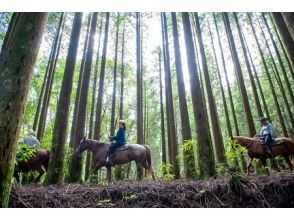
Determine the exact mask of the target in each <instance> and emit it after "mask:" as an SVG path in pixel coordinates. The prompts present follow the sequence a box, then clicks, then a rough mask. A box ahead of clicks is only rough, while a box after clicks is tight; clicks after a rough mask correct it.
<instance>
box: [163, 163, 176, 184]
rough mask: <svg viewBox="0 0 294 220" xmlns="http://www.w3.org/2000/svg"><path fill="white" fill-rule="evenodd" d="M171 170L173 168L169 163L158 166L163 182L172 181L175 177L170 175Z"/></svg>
mask: <svg viewBox="0 0 294 220" xmlns="http://www.w3.org/2000/svg"><path fill="white" fill-rule="evenodd" d="M172 168H173V166H172V165H171V164H169V163H162V164H161V165H160V171H161V175H162V178H163V179H164V180H173V179H174V177H175V175H173V174H172Z"/></svg>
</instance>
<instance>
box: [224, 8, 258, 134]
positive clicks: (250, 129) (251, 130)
mask: <svg viewBox="0 0 294 220" xmlns="http://www.w3.org/2000/svg"><path fill="white" fill-rule="evenodd" d="M222 15H223V20H224V24H225V28H226V33H227V37H228V41H229V44H230V50H231V53H232V58H233V62H234V67H235V72H236V76H237V81H238V85H239V89H240V92H241V97H242V103H243V108H244V111H245V115H246V121H247V129H248V134H249V136H251V137H253V136H254V135H255V134H256V130H255V127H254V122H253V117H252V114H251V110H250V105H249V101H248V95H247V91H246V87H245V83H244V78H243V75H242V69H241V65H240V61H239V58H238V53H237V49H236V45H235V41H234V38H233V34H232V30H231V25H230V21H229V17H228V14H227V13H226V12H224V13H222Z"/></svg>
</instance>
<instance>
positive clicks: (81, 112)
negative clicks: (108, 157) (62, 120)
mask: <svg viewBox="0 0 294 220" xmlns="http://www.w3.org/2000/svg"><path fill="white" fill-rule="evenodd" d="M97 15H98V13H97V12H94V13H93V15H92V18H91V27H90V35H89V44H88V49H87V53H86V60H85V67H84V75H83V82H82V85H81V93H80V100H79V106H78V112H77V117H78V120H77V124H76V137H75V139H74V142H73V147H74V150H75V149H76V148H77V147H78V144H79V142H80V141H81V140H82V138H83V137H84V135H85V122H86V110H87V100H88V99H87V97H88V91H89V83H90V75H91V66H92V57H93V46H94V36H95V32H96V24H97ZM69 171H70V176H69V181H70V182H77V181H81V180H82V177H81V173H82V158H81V157H79V155H77V154H73V155H72V158H71V164H70V170H69Z"/></svg>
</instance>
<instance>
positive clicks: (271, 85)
mask: <svg viewBox="0 0 294 220" xmlns="http://www.w3.org/2000/svg"><path fill="white" fill-rule="evenodd" d="M247 17H248V19H249V23H250V26H251V29H252V33H253V36H254V39H255V42H256V44H257V47H258V51H259V54H260V57H261V60H262V64H263V67H264V70H265V73H266V76H267V79H268V82H269V85H270V88H271V91H272V95H273V99H274V102H275V105H276V109H277V113H278V116H279V121H280V124H281V126H282V131H283V134H284V136H285V137H287V136H288V134H287V129H286V126H285V123H284V119H283V116H282V112H281V108H280V105H279V102H278V98H277V95H276V92H275V89H274V86H273V82H272V79H271V76H270V73H269V70H268V67H267V65H266V61H265V58H264V55H263V52H262V49H261V47H260V44H259V41H258V38H257V35H256V32H255V29H254V27H253V24H252V20H251V16H250V15H249V14H248V13H247Z"/></svg>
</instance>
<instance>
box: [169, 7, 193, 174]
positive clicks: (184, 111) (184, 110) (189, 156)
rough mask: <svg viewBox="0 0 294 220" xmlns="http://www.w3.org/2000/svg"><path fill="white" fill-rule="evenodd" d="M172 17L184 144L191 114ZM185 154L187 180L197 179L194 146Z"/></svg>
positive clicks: (176, 33) (189, 131)
mask: <svg viewBox="0 0 294 220" xmlns="http://www.w3.org/2000/svg"><path fill="white" fill-rule="evenodd" d="M171 17H172V27H173V39H174V52H175V62H176V75H177V84H178V93H179V106H180V115H181V127H182V139H183V144H184V143H185V141H189V140H191V139H192V135H191V127H190V121H189V113H188V106H187V99H186V89H185V83H184V75H183V70H182V61H181V50H180V43H179V34H178V25H177V17H176V13H175V12H172V13H171ZM183 153H184V171H185V175H186V177H187V178H193V177H195V173H196V167H195V157H194V149H193V146H191V148H190V149H183Z"/></svg>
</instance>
